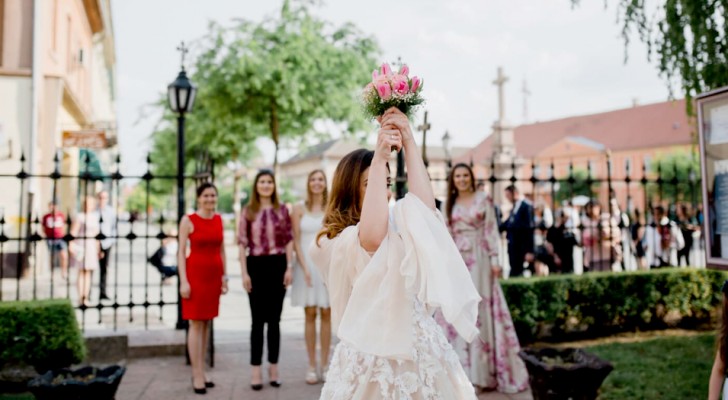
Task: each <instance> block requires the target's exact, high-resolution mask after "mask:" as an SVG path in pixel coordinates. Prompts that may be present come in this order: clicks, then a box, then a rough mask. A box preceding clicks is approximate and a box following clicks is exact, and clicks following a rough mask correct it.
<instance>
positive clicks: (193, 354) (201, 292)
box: [177, 183, 228, 394]
mask: <svg viewBox="0 0 728 400" xmlns="http://www.w3.org/2000/svg"><path fill="white" fill-rule="evenodd" d="M215 206H217V188H215V185H213V184H212V183H203V184H202V185H200V186H199V187H198V188H197V212H195V213H193V214H190V215H187V216H184V217H182V221H180V225H179V253H178V256H177V259H178V262H179V279H180V289H179V290H180V295H181V296H182V318H184V319H186V320H189V321H190V328H189V333H188V336H187V349H188V351H189V354H190V364H191V365H192V388H193V389H194V391H195V393H197V394H205V393H206V392H207V388H211V387H213V386H214V383H212V381H211V380H209V379H208V378H207V377H206V376H205V365H204V364H205V363H204V361H205V349H206V348H207V342H208V340H209V332H210V321H211V320H212V319H213V318H215V317H217V314H218V310H219V306H220V295H221V294H224V293H227V289H228V288H227V275H225V246H224V243H223V224H222V218H221V217H220V214H216V213H215ZM188 240H189V245H190V251H189V255H188V254H187V253H188V252H187V241H188Z"/></svg>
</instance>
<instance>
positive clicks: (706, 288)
mask: <svg viewBox="0 0 728 400" xmlns="http://www.w3.org/2000/svg"><path fill="white" fill-rule="evenodd" d="M727 277H728V275H726V274H725V273H723V272H718V271H713V270H706V269H693V268H690V269H659V270H652V271H644V272H624V273H609V272H607V273H589V274H586V275H556V276H549V277H543V278H530V279H524V278H516V279H509V280H507V281H503V282H502V287H503V292H504V294H505V297H506V300H507V301H508V306H509V308H510V311H511V316H512V317H513V323H514V325H515V327H516V331H517V333H518V336H519V339H520V340H521V342H524V343H529V342H533V341H535V340H548V341H566V340H575V339H580V338H586V337H600V336H609V335H612V334H614V333H619V332H632V331H637V330H655V329H664V328H667V327H669V326H672V325H683V326H685V325H690V324H695V323H696V322H707V321H709V320H710V317H711V314H712V312H713V311H714V310H715V309H716V307H718V306H720V304H721V295H720V287H721V285H722V283H723V281H724V280H725V279H726V278H727Z"/></svg>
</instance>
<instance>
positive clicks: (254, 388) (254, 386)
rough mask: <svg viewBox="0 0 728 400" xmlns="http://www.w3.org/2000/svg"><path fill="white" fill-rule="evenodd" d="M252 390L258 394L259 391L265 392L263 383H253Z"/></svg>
mask: <svg viewBox="0 0 728 400" xmlns="http://www.w3.org/2000/svg"><path fill="white" fill-rule="evenodd" d="M250 388H251V389H253V390H255V391H256V392H257V391H259V390H263V384H262V383H256V384H252V383H251V384H250Z"/></svg>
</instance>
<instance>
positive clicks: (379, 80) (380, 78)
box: [372, 75, 390, 86]
mask: <svg viewBox="0 0 728 400" xmlns="http://www.w3.org/2000/svg"><path fill="white" fill-rule="evenodd" d="M372 83H374V86H377V85H379V84H381V83H390V82H389V77H387V75H377V76H376V77H375V78H374V79H373V80H372Z"/></svg>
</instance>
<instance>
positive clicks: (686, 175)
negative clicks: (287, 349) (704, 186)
mask: <svg viewBox="0 0 728 400" xmlns="http://www.w3.org/2000/svg"><path fill="white" fill-rule="evenodd" d="M650 172H652V173H653V174H654V176H655V177H656V178H655V181H654V182H652V183H649V184H648V185H647V195H648V196H649V198H650V199H657V200H661V201H668V202H669V203H670V204H675V203H679V202H688V203H694V202H699V201H700V199H701V193H700V188H701V186H700V185H701V182H700V181H701V179H700V160H699V159H698V157H697V155H695V154H691V153H689V152H687V151H675V152H672V153H669V154H666V155H663V156H661V157H659V158H657V159H656V160H655V161H654V162H653V163H652V165H650Z"/></svg>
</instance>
